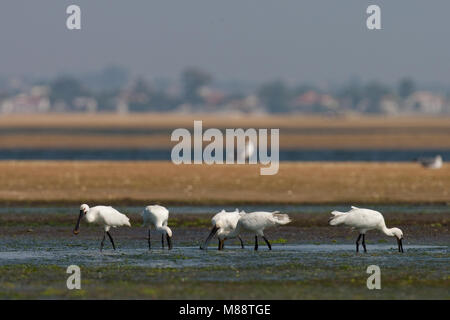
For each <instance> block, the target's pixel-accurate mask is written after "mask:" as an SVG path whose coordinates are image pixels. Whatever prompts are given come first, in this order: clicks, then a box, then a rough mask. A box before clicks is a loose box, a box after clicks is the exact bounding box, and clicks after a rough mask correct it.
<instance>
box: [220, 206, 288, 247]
mask: <svg viewBox="0 0 450 320" xmlns="http://www.w3.org/2000/svg"><path fill="white" fill-rule="evenodd" d="M289 222H291V219H290V218H289V216H288V215H287V214H280V213H279V211H275V212H266V211H256V212H250V213H245V212H244V211H241V217H240V218H239V221H238V223H237V225H236V228H235V229H234V230H233V231H232V232H231V233H230V234H229V235H228V236H227V237H226V238H225V240H226V239H227V238H231V237H236V236H237V235H238V234H240V233H241V232H250V233H253V234H254V235H255V250H258V236H260V237H262V238H263V239H264V241H265V242H266V244H267V247H268V248H269V250H272V246H271V245H270V242H269V240H267V238H266V237H265V236H264V230H265V229H266V228H269V227H275V226H279V225H285V224H288V223H289Z"/></svg>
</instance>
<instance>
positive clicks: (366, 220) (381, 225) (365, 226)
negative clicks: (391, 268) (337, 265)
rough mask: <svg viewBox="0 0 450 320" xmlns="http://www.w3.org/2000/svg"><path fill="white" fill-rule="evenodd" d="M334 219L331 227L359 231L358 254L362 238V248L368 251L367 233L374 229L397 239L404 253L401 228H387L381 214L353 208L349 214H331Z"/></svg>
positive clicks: (357, 240)
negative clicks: (338, 226) (345, 227)
mask: <svg viewBox="0 0 450 320" xmlns="http://www.w3.org/2000/svg"><path fill="white" fill-rule="evenodd" d="M331 214H332V215H333V217H331V219H330V221H329V222H330V225H332V226H337V225H341V224H342V225H345V226H348V227H352V228H354V229H356V230H358V231H359V236H358V239H356V252H359V240H360V239H361V236H362V246H363V248H364V252H367V249H366V241H365V240H366V239H365V235H366V232H367V231H369V230H372V229H377V230H380V231H381V232H383V233H384V234H385V235H387V236H390V237H396V238H397V244H398V251H399V252H403V243H402V241H403V232H402V230H400V229H399V228H390V229H389V228H387V227H386V223H385V222H384V217H383V215H382V214H381V213H379V212H378V211H375V210H370V209H360V208H357V207H353V206H352V208H351V210H350V211H348V212H339V211H333V212H331Z"/></svg>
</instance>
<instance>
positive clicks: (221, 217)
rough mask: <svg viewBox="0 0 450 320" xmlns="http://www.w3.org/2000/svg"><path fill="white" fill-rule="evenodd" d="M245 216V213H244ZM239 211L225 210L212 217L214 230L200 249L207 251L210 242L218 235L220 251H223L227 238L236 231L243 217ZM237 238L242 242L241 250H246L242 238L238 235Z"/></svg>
mask: <svg viewBox="0 0 450 320" xmlns="http://www.w3.org/2000/svg"><path fill="white" fill-rule="evenodd" d="M242 214H243V213H242ZM242 214H241V213H240V212H239V210H238V209H236V210H235V211H231V212H227V211H225V210H222V211H220V212H219V213H217V214H216V215H215V216H214V217H212V219H211V222H212V225H213V228H212V230H211V233H210V234H209V236H208V238H206V240H205V243H204V244H202V245H201V246H200V249H202V250H203V249H207V248H208V243H209V241H210V240H211V239H212V238H213V237H214V236H215V235H216V234H217V238H218V239H219V246H218V250H222V249H223V246H224V242H225V238H227V237H228V236H229V234H230V233H231V232H232V231H233V230H234V229H236V225H237V223H238V220H239V218H240V217H241V215H242ZM237 238H238V239H239V241H240V242H241V248H242V249H244V242H243V241H242V239H241V237H240V236H239V235H237Z"/></svg>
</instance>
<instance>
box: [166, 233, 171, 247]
mask: <svg viewBox="0 0 450 320" xmlns="http://www.w3.org/2000/svg"><path fill="white" fill-rule="evenodd" d="M166 239H167V245H168V246H169V250H172V237H169V235H168V234H166Z"/></svg>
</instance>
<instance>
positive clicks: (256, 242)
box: [255, 236, 258, 251]
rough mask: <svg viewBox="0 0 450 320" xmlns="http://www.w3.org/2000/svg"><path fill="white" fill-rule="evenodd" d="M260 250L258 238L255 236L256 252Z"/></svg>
mask: <svg viewBox="0 0 450 320" xmlns="http://www.w3.org/2000/svg"><path fill="white" fill-rule="evenodd" d="M256 250H258V236H255V251H256Z"/></svg>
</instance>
